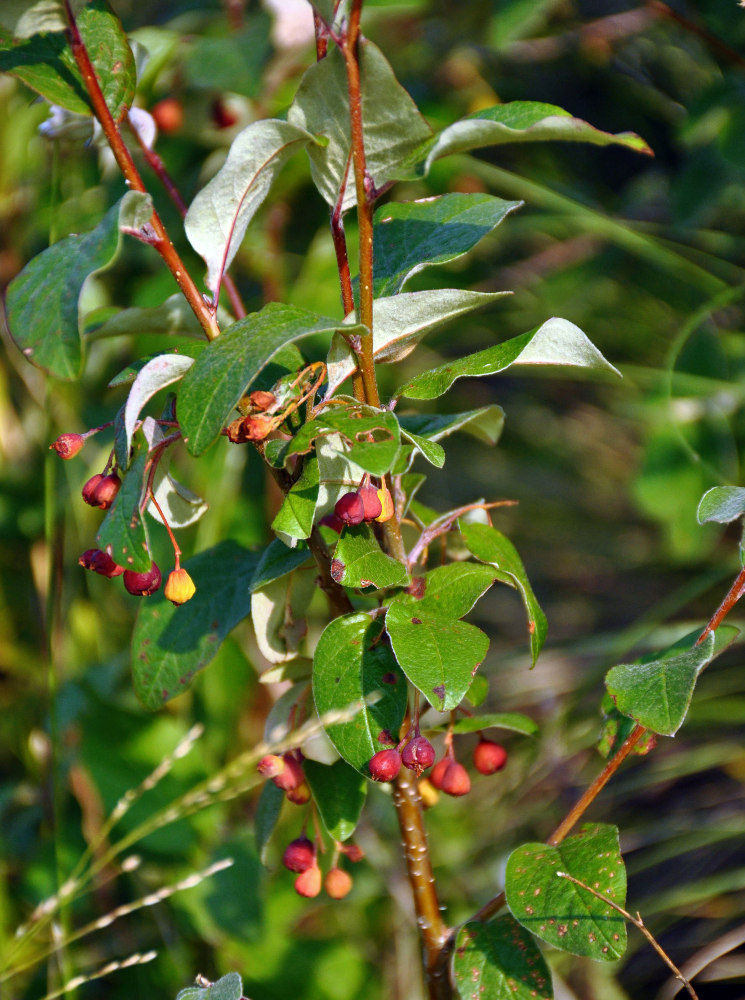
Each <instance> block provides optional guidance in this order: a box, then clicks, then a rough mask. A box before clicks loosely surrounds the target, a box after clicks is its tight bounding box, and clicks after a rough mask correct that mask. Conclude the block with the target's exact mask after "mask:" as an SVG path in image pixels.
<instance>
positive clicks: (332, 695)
mask: <svg viewBox="0 0 745 1000" xmlns="http://www.w3.org/2000/svg"><path fill="white" fill-rule="evenodd" d="M381 632H382V623H381V622H379V621H371V619H370V617H369V616H368V615H366V614H361V613H357V614H350V615H343V616H342V617H340V618H335V619H334V620H333V621H332V622H330V624H329V625H327V626H326V628H325V629H324V631H323V634H322V635H321V638H320V639H319V640H318V646H317V647H316V653H315V656H314V658H313V697H314V699H315V703H316V710H317V711H318V714H319V715H320V716H321V718H323V716H324V715H325V714H326V713H328V712H345V711H347V710H349V709H350V707H356V709H357V711H356V713H355V715H354V716H353V718H351V719H350V720H349V721H347V722H334V723H326V732H327V733H328V735H329V737H330V738H331V742H332V743H333V744H334V746H335V747H336V749H337V750H338V751H339V753H340V754H341V755H342V757H343V758H344V760H346V761H347V763H348V764H351V765H352V767H354V768H356V769H357V770H358V771H360V773H362V774H364V775H366V776H369V772H368V770H367V764H368V761H369V760H370V758H371V757H372V756H373V754H375V753H377V752H378V750H380V749H382V746H383V745H384V744H385V742H387V740H386V738H385V737H384V739H383V741H382V742H381V741H379V740H378V737H379V736H380V734H381V733H387V734H389V735H391V736H392V737H393V739H394V740H395V738H396V736H397V734H398V731H399V729H400V727H401V723H402V722H403V719H404V713H405V711H406V705H407V701H408V693H407V687H406V680H405V678H404V676H403V674H402V673H401V671H400V669H399V667H398V664H397V663H396V660H395V659H394V656H393V654H392V652H391V649H390V647H389V646H388V644H387V643H386V642H385V640H384V639H381Z"/></svg>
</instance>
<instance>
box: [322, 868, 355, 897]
mask: <svg viewBox="0 0 745 1000" xmlns="http://www.w3.org/2000/svg"><path fill="white" fill-rule="evenodd" d="M323 887H324V889H325V890H326V892H327V893H328V894H329V896H331V898H332V899H344V897H345V896H346V895H347V894H348V892H349V890H350V889H351V888H352V876H351V875H350V874H349V873H348V872H345V871H344V869H343V868H329V870H328V871H327V872H326V878H325V879H324V882H323Z"/></svg>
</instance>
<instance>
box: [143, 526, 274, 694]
mask: <svg viewBox="0 0 745 1000" xmlns="http://www.w3.org/2000/svg"><path fill="white" fill-rule="evenodd" d="M257 563H258V555H257V554H256V553H255V552H248V551H247V550H246V549H242V548H241V547H240V546H238V545H236V544H235V542H232V541H231V542H221V543H220V544H219V545H216V546H215V547H214V548H212V549H206V550H205V551H204V552H200V553H199V555H196V556H193V557H192V558H191V559H187V560H186V562H185V563H183V566H184V567H185V569H186V570H187V572H188V573H189V576H191V578H192V580H193V581H194V583H195V585H196V588H197V589H196V593H195V594H194V596H193V597H192V599H191V600H190V601H189V603H188V604H185V605H183V606H182V607H174V606H173V605H172V604H171V603H170V602H169V601H167V600H166V598H165V597H164V596H163V591H162V590H159V591H158V592H157V593H155V594H153V595H152V597H148V598H146V599H143V600H142V602H141V603H140V610H139V612H138V615H137V620H136V622H135V627H134V634H133V636H132V673H133V678H134V688H135V693H136V694H137V697H138V698H139V700H140V701H141V702H142V704H143V705H144V706H145V708H147V709H150V710H151V711H156V710H157V709H159V708H160V707H161V706H162V705H164V704H165V703H166V702H167V701H170V699H171V698H174V697H176V695H178V694H182V693H183V692H184V691H186V690H187V688H188V687H189V686H190V685H191V682H192V679H193V678H194V675H195V674H196V673H197V672H198V671H199V670H202V669H203V668H204V667H206V666H207V664H208V663H210V662H211V660H212V659H213V658H214V656H215V654H216V653H217V651H218V649H219V648H220V644H221V642H222V641H223V639H224V638H225V637H226V635H227V634H228V633H229V632H230V631H231V630H232V629H233V628H234V627H235V626H236V625H237V624H238V622H239V621H242V620H243V619H244V618H245V617H246V615H248V614H249V612H250V610H251V606H250V600H251V599H250V592H249V586H250V583H251V578H252V577H253V575H254V572H255V571H256V565H257Z"/></svg>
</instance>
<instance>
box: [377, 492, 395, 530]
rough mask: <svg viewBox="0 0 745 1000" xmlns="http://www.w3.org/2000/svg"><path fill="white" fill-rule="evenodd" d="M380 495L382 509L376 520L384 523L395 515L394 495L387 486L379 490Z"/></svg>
mask: <svg viewBox="0 0 745 1000" xmlns="http://www.w3.org/2000/svg"><path fill="white" fill-rule="evenodd" d="M378 496H379V497H380V506H381V508H382V509H381V511H380V514H378V516H377V517H376V518H375V520H376V521H380V522H381V524H382V523H383V522H384V521H390V519H391V518H392V517H393V497H392V496H391V491H390V490H389V489H388V487H387V486H384V487H383V488H382V489H380V490H378Z"/></svg>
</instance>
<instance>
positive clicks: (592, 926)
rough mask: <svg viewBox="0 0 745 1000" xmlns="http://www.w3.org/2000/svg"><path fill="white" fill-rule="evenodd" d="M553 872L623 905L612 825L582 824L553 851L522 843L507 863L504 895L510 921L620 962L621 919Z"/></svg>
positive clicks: (558, 943)
mask: <svg viewBox="0 0 745 1000" xmlns="http://www.w3.org/2000/svg"><path fill="white" fill-rule="evenodd" d="M557 872H567V873H568V874H569V875H572V876H573V877H574V878H576V879H579V881H580V882H584V883H585V884H586V885H589V886H591V887H592V888H593V889H595V890H596V891H597V892H599V893H601V895H603V896H607V897H608V898H609V899H611V900H613V902H614V903H616V904H617V905H618V906H624V903H625V900H626V868H625V866H624V863H623V859H622V857H621V851H620V848H619V846H618V830H617V829H616V827H614V826H610V825H608V824H605V823H597V824H595V825H587V826H583V827H582V829H581V830H580V832H579V833H578V834H576V835H575V836H573V837H568V838H567V839H566V840H564V841H562V843H561V844H559V845H558V846H557V847H549V846H547V845H546V844H537V843H536V844H523V846H522V847H518V848H517V850H515V851H513V852H512V854H511V855H510V856H509V858H508V860H507V872H506V877H505V893H506V896H507V905H508V906H509V908H510V910H511V911H512V915H513V916H514V917H515V919H516V920H517V921H518V922H519V923H521V924H522V925H523V927H525V928H526V929H527V930H529V931H530V932H531V933H532V934H535V935H536V936H537V937H539V938H541V939H542V940H543V941H547V942H548V943H549V944H552V945H554V947H556V948H561V949H562V950H563V951H569V952H571V953H572V954H573V955H582V956H585V957H587V958H593V959H595V960H596V961H601V962H613V961H615V960H616V959H617V958H620V957H621V955H623V953H624V951H625V950H626V923H625V920H624V918H623V917H622V916H621V914H620V913H618V912H617V911H616V910H614V909H613V908H612V907H611V906H608V905H607V904H606V903H604V902H603V901H602V900H600V899H598V898H597V897H596V896H593V895H592V893H590V892H587V890H586V889H581V888H580V887H579V886H577V885H574V883H572V882H570V881H569V880H568V879H564V878H560V877H559V876H558V875H557V874H556V873H557Z"/></svg>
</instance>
